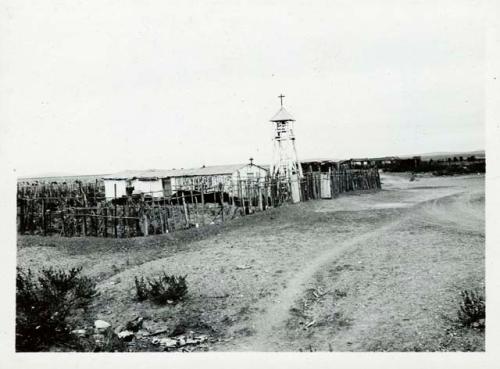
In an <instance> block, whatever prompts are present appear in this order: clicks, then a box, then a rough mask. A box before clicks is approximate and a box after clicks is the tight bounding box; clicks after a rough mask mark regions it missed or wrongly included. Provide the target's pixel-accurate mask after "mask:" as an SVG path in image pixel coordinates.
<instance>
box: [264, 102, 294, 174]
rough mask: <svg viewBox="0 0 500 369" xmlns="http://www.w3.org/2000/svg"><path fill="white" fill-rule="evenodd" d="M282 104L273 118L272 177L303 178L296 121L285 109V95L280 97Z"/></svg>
mask: <svg viewBox="0 0 500 369" xmlns="http://www.w3.org/2000/svg"><path fill="white" fill-rule="evenodd" d="M278 97H279V99H280V102H281V108H280V110H279V111H278V112H277V113H276V114H275V115H274V117H272V118H271V120H270V121H271V122H272V123H273V124H275V127H274V138H273V161H272V162H271V171H270V175H271V176H272V177H274V178H276V177H278V178H281V179H284V180H288V179H290V178H302V167H301V166H300V162H299V159H298V157H297V149H296V147H295V135H294V133H293V122H295V119H293V117H292V116H291V115H290V113H288V112H287V111H286V109H285V108H284V107H283V98H284V97H285V96H284V95H283V94H281V95H280V96H278Z"/></svg>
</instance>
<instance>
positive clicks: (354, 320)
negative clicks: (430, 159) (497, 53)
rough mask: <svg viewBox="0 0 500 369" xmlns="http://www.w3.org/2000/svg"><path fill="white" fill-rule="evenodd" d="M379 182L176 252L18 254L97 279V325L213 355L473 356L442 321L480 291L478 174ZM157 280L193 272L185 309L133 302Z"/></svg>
mask: <svg viewBox="0 0 500 369" xmlns="http://www.w3.org/2000/svg"><path fill="white" fill-rule="evenodd" d="M382 181H383V188H384V190H382V191H379V192H375V193H364V194H356V195H349V196H343V197H340V198H338V199H335V200H321V201H311V202H307V203H300V204H297V205H293V206H287V207H282V208H279V209H273V210H272V211H269V212H265V213H262V214H256V215H253V216H249V217H245V218H242V219H237V220H235V221H233V222H231V223H230V224H227V225H225V226H224V227H223V229H222V230H221V232H216V233H217V234H213V235H210V236H207V237H205V238H203V239H200V240H198V241H190V242H185V243H183V244H182V245H181V246H176V248H175V252H172V250H171V249H172V246H170V244H169V243H168V242H166V241H165V238H162V237H150V238H149V239H148V240H146V241H144V239H143V240H142V241H141V243H144V244H145V245H141V247H138V248H137V250H134V245H133V244H131V245H130V246H129V247H128V248H127V250H126V251H119V250H116V251H115V252H113V249H112V248H110V247H107V248H106V252H102V251H100V248H95V250H94V251H92V252H88V253H85V251H84V248H79V249H78V251H75V248H71V247H69V248H68V247H66V248H65V247H63V246H62V244H61V242H65V241H64V240H62V241H57V242H56V247H44V246H39V245H38V246H37V245H31V246H32V247H26V246H24V247H22V248H20V250H19V253H18V260H19V263H20V264H21V265H24V266H40V263H41V262H40V260H39V259H37V258H36V257H34V252H35V250H36V251H37V252H38V253H40V252H45V253H51V254H50V255H51V257H52V258H51V260H50V262H49V261H47V262H46V263H45V265H54V261H55V262H56V264H57V263H60V264H61V265H65V266H67V265H71V266H73V265H84V266H85V267H87V270H90V273H89V274H90V275H98V276H103V278H105V279H104V280H102V282H101V283H100V284H99V289H100V292H101V297H100V298H99V299H98V301H96V303H95V305H94V308H93V310H92V311H91V313H92V314H93V318H98V319H104V320H106V321H109V322H110V323H112V324H113V325H114V326H117V325H120V324H123V322H124V321H127V320H128V319H132V318H134V317H135V316H137V315H141V316H144V317H146V318H147V320H146V322H145V326H146V328H147V329H150V330H157V329H163V328H165V327H168V328H170V329H171V330H173V329H174V328H175V327H184V328H185V329H188V330H193V331H196V332H203V333H208V334H209V335H211V337H213V338H214V339H213V340H212V341H211V343H210V345H209V347H208V349H210V350H221V351H248V350H251V351H283V350H284V351H297V350H303V349H305V350H307V349H314V350H333V351H346V350H347V351H350V350H398V351H399V350H438V349H443V350H460V349H474V350H477V349H482V348H483V347H484V335H482V336H481V335H480V334H479V335H478V334H475V333H474V334H473V335H472V336H471V335H470V334H469V333H464V334H463V335H462V336H463V337H465V338H463V337H462V336H460V335H458V336H457V335H455V336H454V337H459V338H452V339H450V338H449V334H448V331H447V329H448V328H447V327H448V325H447V324H449V322H447V321H446V319H444V318H443V316H444V315H446V316H451V315H453V314H455V313H456V308H457V300H456V298H457V297H458V293H459V291H460V290H461V289H467V288H482V287H484V177H482V176H477V177H476V176H469V177H448V178H444V177H443V178H433V177H429V178H425V177H424V178H418V179H417V181H414V182H410V181H409V179H408V177H405V176H383V177H382ZM35 241H36V240H35ZM113 241H116V240H109V241H107V242H113ZM89 242H91V240H90V241H89ZM148 242H150V243H151V244H152V245H155V246H154V247H153V249H154V250H156V251H155V252H154V253H152V252H150V251H148V248H147V244H148ZM35 243H36V242H35ZM162 245H164V247H163V248H162ZM43 263H44V262H42V264H43ZM111 263H112V266H111ZM163 271H167V272H168V273H173V274H187V275H188V283H189V299H188V300H187V301H186V302H184V303H182V304H179V305H176V306H166V307H158V306H154V305H151V304H150V303H148V302H142V303H139V302H136V301H134V293H135V291H134V282H133V281H134V276H146V277H147V276H155V275H158V274H159V273H161V272H163ZM306 327H307V328H306ZM460 337H462V338H463V339H462V338H460ZM464 340H466V341H467V342H466V343H465V345H466V347H465V346H464V343H463V342H464ZM467 345H469V346H467Z"/></svg>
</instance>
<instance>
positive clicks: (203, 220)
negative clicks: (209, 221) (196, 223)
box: [201, 183, 205, 224]
mask: <svg viewBox="0 0 500 369" xmlns="http://www.w3.org/2000/svg"><path fill="white" fill-rule="evenodd" d="M204 192H205V184H204V183H202V184H201V212H202V222H203V224H205V194H204Z"/></svg>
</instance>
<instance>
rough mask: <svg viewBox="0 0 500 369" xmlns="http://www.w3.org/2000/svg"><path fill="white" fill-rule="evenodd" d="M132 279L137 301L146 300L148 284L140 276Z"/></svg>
mask: <svg viewBox="0 0 500 369" xmlns="http://www.w3.org/2000/svg"><path fill="white" fill-rule="evenodd" d="M134 281H135V292H136V296H137V300H138V301H144V300H146V299H147V298H148V286H147V284H146V282H145V281H144V277H141V278H140V279H139V278H137V277H134Z"/></svg>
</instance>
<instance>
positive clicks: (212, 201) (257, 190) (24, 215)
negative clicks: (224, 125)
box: [17, 169, 381, 238]
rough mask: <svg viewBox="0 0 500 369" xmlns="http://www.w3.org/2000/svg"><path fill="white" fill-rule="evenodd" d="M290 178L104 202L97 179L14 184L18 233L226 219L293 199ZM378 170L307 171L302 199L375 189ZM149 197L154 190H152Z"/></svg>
mask: <svg viewBox="0 0 500 369" xmlns="http://www.w3.org/2000/svg"><path fill="white" fill-rule="evenodd" d="M292 185H293V183H292V182H291V181H290V180H289V179H288V180H285V179H279V178H274V179H271V178H267V179H265V180H239V181H236V182H235V183H233V184H231V185H230V186H228V187H224V186H223V185H220V186H218V189H215V191H214V190H213V189H212V191H213V192H206V191H205V190H204V189H203V188H202V191H201V192H194V191H193V190H188V191H180V192H179V193H178V194H177V195H175V196H170V197H164V198H155V197H154V196H151V198H146V197H145V196H141V197H140V198H139V200H137V196H136V197H135V198H132V197H128V198H126V199H125V201H121V203H118V201H111V202H109V201H108V202H106V201H105V198H104V192H103V191H102V188H100V186H99V185H98V184H97V183H96V184H95V185H94V184H86V185H84V186H82V185H77V186H66V187H64V186H63V187H61V188H58V187H57V186H41V187H38V188H35V189H34V188H32V187H26V186H20V187H19V188H18V200H17V205H18V231H19V233H20V234H38V235H61V236H67V237H74V236H94V237H115V238H125V237H136V236H147V235H151V234H163V233H169V232H174V231H176V230H179V229H186V228H191V227H198V226H203V225H206V224H211V223H219V222H224V221H227V220H230V219H233V218H234V217H237V216H244V215H246V214H251V213H254V212H257V211H264V210H266V209H268V208H270V207H278V206H281V205H283V204H285V203H289V202H291V200H292ZM379 188H381V186H380V177H379V173H378V170H376V169H363V170H352V169H349V170H339V171H335V170H333V171H330V172H329V173H320V172H308V173H305V174H304V177H303V178H301V179H300V180H299V193H300V199H301V200H302V201H308V200H313V199H320V198H325V197H330V198H334V197H337V196H338V195H339V194H340V193H343V192H349V191H359V190H369V189H379ZM151 195H152V194H151Z"/></svg>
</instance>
